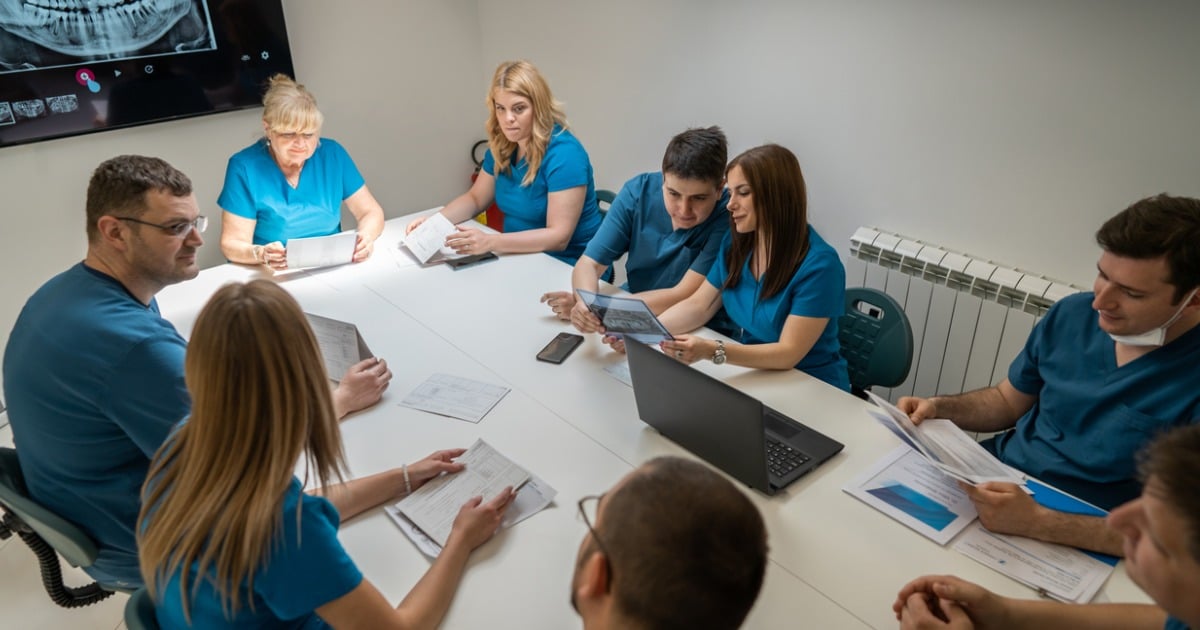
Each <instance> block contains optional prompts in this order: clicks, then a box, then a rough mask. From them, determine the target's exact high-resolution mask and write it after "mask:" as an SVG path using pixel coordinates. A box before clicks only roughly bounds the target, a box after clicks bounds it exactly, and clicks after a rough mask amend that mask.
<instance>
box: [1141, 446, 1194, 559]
mask: <svg viewBox="0 0 1200 630" xmlns="http://www.w3.org/2000/svg"><path fill="white" fill-rule="evenodd" d="M1138 472H1139V473H1140V474H1141V477H1142V481H1143V482H1148V481H1150V478H1151V477H1153V478H1154V480H1155V481H1156V482H1157V483H1158V484H1160V487H1161V488H1162V489H1163V491H1164V492H1165V493H1166V496H1165V497H1162V498H1163V499H1164V500H1165V501H1166V502H1167V503H1168V504H1170V505H1171V507H1172V508H1173V509H1174V510H1175V512H1176V513H1177V514H1178V515H1179V516H1180V517H1182V518H1183V520H1184V522H1185V523H1186V526H1187V544H1188V550H1189V551H1190V552H1191V554H1192V558H1193V559H1195V560H1196V561H1197V562H1200V494H1198V493H1197V492H1196V488H1200V425H1190V426H1186V427H1180V428H1178V429H1173V430H1171V431H1168V432H1167V433H1164V434H1162V435H1160V436H1159V437H1157V438H1156V439H1155V440H1154V441H1153V442H1151V443H1150V445H1149V446H1147V447H1146V448H1145V449H1143V450H1142V452H1141V454H1140V456H1139V466H1138Z"/></svg>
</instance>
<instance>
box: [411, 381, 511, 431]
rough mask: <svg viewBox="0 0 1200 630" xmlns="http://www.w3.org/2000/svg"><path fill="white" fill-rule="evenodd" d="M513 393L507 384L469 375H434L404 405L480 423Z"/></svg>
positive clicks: (419, 386)
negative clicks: (501, 400)
mask: <svg viewBox="0 0 1200 630" xmlns="http://www.w3.org/2000/svg"><path fill="white" fill-rule="evenodd" d="M508 392H509V389H508V388H507V387H503V386H500V385H491V384H489V383H482V382H480V381H473V380H471V379H469V378H462V377H460V376H451V375H449V374H434V375H433V376H430V377H429V378H428V379H426V381H425V382H424V383H421V384H420V385H418V386H417V388H416V389H414V390H412V391H411V392H409V394H408V395H407V396H405V397H404V400H401V401H400V404H401V405H403V406H405V407H411V408H413V409H420V410H421V411H428V412H430V413H436V414H438V415H442V416H450V417H451V418H458V419H459V420H466V421H468V422H479V421H480V420H483V417H484V416H485V415H487V413H488V412H489V411H491V410H492V408H493V407H495V406H496V403H498V402H500V399H501V398H504V397H505V396H506V395H507V394H508Z"/></svg>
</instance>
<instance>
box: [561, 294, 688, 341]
mask: <svg viewBox="0 0 1200 630" xmlns="http://www.w3.org/2000/svg"><path fill="white" fill-rule="evenodd" d="M576 293H578V294H579V299H581V300H583V303H584V304H586V305H587V307H588V310H589V311H591V312H592V314H593V315H595V316H596V319H599V320H600V323H601V324H603V325H604V332H605V334H609V335H613V336H616V337H628V338H630V339H633V340H634V341H637V342H639V343H658V342H660V341H662V340H664V339H672V337H671V333H669V332H667V328H666V327H665V326H663V325H662V322H660V321H658V318H657V317H655V316H654V312H653V311H651V310H650V307H649V306H646V303H645V302H643V301H641V300H639V299H637V298H623V297H615V296H612V295H603V294H600V293H593V292H591V291H585V290H584V289H579V290H577V291H576Z"/></svg>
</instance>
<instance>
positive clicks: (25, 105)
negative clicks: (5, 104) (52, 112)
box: [12, 98, 46, 120]
mask: <svg viewBox="0 0 1200 630" xmlns="http://www.w3.org/2000/svg"><path fill="white" fill-rule="evenodd" d="M12 107H13V113H15V114H16V115H17V118H18V119H20V120H26V119H33V118H41V117H43V116H45V115H46V104H45V103H43V102H42V99H40V98H35V99H32V100H28V101H17V102H16V103H13V104H12Z"/></svg>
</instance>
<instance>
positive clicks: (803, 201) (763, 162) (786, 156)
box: [722, 144, 808, 299]
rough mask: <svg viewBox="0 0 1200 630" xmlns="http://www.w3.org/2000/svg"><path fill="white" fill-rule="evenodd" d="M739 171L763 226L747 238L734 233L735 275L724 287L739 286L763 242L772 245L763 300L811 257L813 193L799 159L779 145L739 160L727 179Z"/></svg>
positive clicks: (730, 257) (730, 260) (729, 261)
mask: <svg viewBox="0 0 1200 630" xmlns="http://www.w3.org/2000/svg"><path fill="white" fill-rule="evenodd" d="M734 167H738V168H740V169H741V170H742V175H743V176H745V178H746V183H747V184H749V186H750V192H751V194H752V195H753V203H754V213H755V215H756V217H757V221H758V227H757V228H756V229H755V230H754V231H753V232H749V233H746V234H739V233H737V231H733V233H732V239H733V242H732V244H731V246H730V248H729V253H728V254H727V255H726V257H725V263H726V267H727V268H728V269H729V275H728V276H726V277H725V285H724V287H722V288H729V287H732V286H736V285H737V283H738V281H739V280H740V279H741V277H742V267H743V266H744V265H745V264H746V260H747V259H748V258H749V257H750V256H751V255H752V254H753V253H754V249H755V247H756V245H757V244H758V239H760V238H761V239H763V241H764V243H765V245H766V248H765V250H766V260H764V261H759V263H760V264H765V265H766V271H765V273H764V274H763V282H762V292H761V293H760V294H759V299H766V298H769V297H771V296H774V295H775V294H777V293H779V292H780V291H782V290H783V289H784V287H786V286H787V284H788V282H789V281H790V280H791V278H792V274H794V273H796V269H798V268H799V267H800V263H802V262H804V257H805V256H807V255H808V190H807V188H806V186H805V184H804V173H803V172H801V171H800V161H799V160H797V159H796V156H795V155H794V154H793V153H792V152H791V151H788V150H787V149H785V148H784V147H781V146H779V145H778V144H765V145H763V146H761V147H755V148H753V149H750V150H748V151H746V152H744V153H742V154H741V155H739V156H737V157H735V158H733V160H732V161H730V162H729V166H728V167H727V168H726V169H725V176H726V178H728V177H729V171H731V170H733V168H734Z"/></svg>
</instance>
